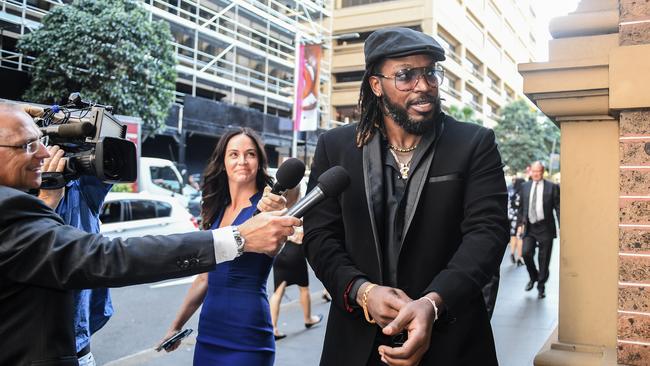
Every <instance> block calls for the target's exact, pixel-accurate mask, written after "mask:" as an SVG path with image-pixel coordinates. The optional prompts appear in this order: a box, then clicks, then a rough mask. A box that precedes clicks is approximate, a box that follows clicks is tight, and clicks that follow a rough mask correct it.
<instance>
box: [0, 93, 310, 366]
mask: <svg viewBox="0 0 650 366" xmlns="http://www.w3.org/2000/svg"><path fill="white" fill-rule="evenodd" d="M40 137H41V136H40V131H39V130H38V128H36V125H35V124H34V122H33V121H32V119H31V117H29V115H27V114H26V113H25V112H23V111H22V110H20V109H18V108H17V107H16V106H12V105H7V104H0V161H1V162H2V164H3V168H2V169H0V213H1V214H0V319H1V320H0V350H1V352H0V365H12V366H28V365H48V366H77V365H78V362H77V356H76V353H77V351H76V347H75V338H74V334H75V333H74V327H73V326H74V322H73V293H72V291H70V290H71V289H82V288H96V287H117V286H127V285H133V284H139V283H146V282H154V281H159V280H163V279H167V278H174V277H182V276H188V275H191V274H196V273H200V272H207V271H210V270H212V269H214V267H215V265H216V264H217V263H220V262H223V261H227V260H232V259H234V258H235V257H236V256H237V255H239V254H241V253H242V252H243V251H254V252H259V253H266V254H269V255H273V254H275V253H277V250H278V249H279V247H280V245H281V244H282V243H283V242H284V240H286V237H287V236H288V235H291V234H292V233H293V228H292V225H299V224H300V220H298V219H295V218H291V217H282V216H279V215H280V213H278V212H268V213H262V214H260V215H258V216H256V217H254V218H252V219H250V220H249V221H247V222H246V223H244V224H242V225H239V226H238V227H224V228H220V229H217V230H212V231H202V232H196V233H188V234H177V235H169V236H148V237H144V238H132V239H127V240H120V239H115V240H109V239H107V238H104V237H102V236H101V235H98V234H89V233H86V232H83V231H81V230H78V229H75V228H73V227H71V226H65V225H63V220H62V219H61V218H60V217H59V216H58V215H56V214H55V213H54V211H52V209H51V208H49V207H48V206H46V205H45V203H43V201H41V200H40V199H38V198H36V197H33V196H31V195H29V194H27V193H25V192H24V191H26V190H29V189H35V188H38V187H39V186H40V184H41V170H42V169H43V162H44V159H47V158H48V157H50V153H49V152H48V150H47V149H46V148H45V146H44V145H43V144H42V142H41V139H40ZM268 203H272V202H268ZM272 207H273V206H272Z"/></svg>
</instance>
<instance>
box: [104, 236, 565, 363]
mask: <svg viewBox="0 0 650 366" xmlns="http://www.w3.org/2000/svg"><path fill="white" fill-rule="evenodd" d="M558 244H559V242H558V241H556V242H555V243H554V248H553V255H552V259H551V269H550V273H551V276H550V279H549V281H548V282H547V285H546V298H545V299H542V300H539V299H537V291H536V289H533V290H532V291H530V292H525V291H524V287H525V286H526V283H527V282H528V273H527V272H526V267H525V266H521V267H516V266H515V265H513V264H511V263H510V258H509V251H506V255H505V256H504V259H503V261H502V264H501V282H500V284H499V293H498V298H497V304H496V308H495V312H494V316H493V318H492V328H493V331H494V337H495V342H496V348H497V356H498V359H499V364H500V365H501V366H529V365H532V361H533V358H534V357H535V355H536V354H537V352H538V351H539V350H540V349H541V348H542V346H543V345H544V343H545V342H546V340H547V339H548V337H549V336H550V334H551V333H552V332H553V331H554V329H555V327H556V324H557V317H558V313H557V310H558V285H559V280H558V258H559V245H558ZM310 277H311V278H310V283H311V286H310V288H311V290H312V313H313V314H323V315H324V316H325V318H324V319H323V323H322V324H320V325H318V326H315V327H313V328H311V329H306V328H305V327H304V324H303V316H302V309H301V307H300V304H299V303H298V291H297V288H296V287H295V286H292V287H290V288H288V289H287V290H288V291H287V294H286V295H285V298H284V299H283V305H282V310H281V313H280V328H281V330H282V332H284V333H286V334H287V338H284V339H282V340H280V341H278V342H277V351H276V358H275V365H277V366H311V365H318V362H319V360H320V354H321V348H322V345H323V338H324V335H325V324H326V321H327V313H328V311H329V306H330V304H331V303H326V302H324V301H323V300H322V298H321V291H320V290H321V289H322V284H321V283H320V282H318V281H317V280H316V279H315V278H313V272H312V273H310ZM269 282H270V283H271V279H269ZM269 288H273V287H272V286H269ZM114 291H120V289H117V290H114ZM115 305H116V306H117V307H118V308H119V306H120V305H119V304H115ZM192 327H195V325H193V326H192ZM195 329H196V328H195ZM100 333H101V332H100ZM195 334H196V333H195ZM195 334H193V335H192V336H191V337H190V339H189V340H187V341H185V342H184V343H183V345H182V346H181V347H180V348H179V349H178V350H176V351H175V352H172V353H169V354H165V353H162V352H161V353H157V352H154V351H153V350H151V349H150V348H149V349H144V350H142V351H140V352H135V353H132V354H130V355H127V356H126V357H121V358H119V359H113V361H110V362H108V363H104V365H106V366H136V365H137V366H142V365H144V366H154V365H156V366H172V365H191V364H192V358H193V352H194V342H195V338H194V337H195ZM98 343H99V342H98ZM97 345H98V346H99V344H97ZM109 359H110V358H109Z"/></svg>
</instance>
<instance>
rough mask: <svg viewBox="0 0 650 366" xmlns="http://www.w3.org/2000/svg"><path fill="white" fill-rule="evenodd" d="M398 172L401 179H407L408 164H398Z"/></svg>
mask: <svg viewBox="0 0 650 366" xmlns="http://www.w3.org/2000/svg"><path fill="white" fill-rule="evenodd" d="M400 166H401V167H400V168H399V172H400V174H401V175H402V179H408V177H409V166H408V165H406V164H400Z"/></svg>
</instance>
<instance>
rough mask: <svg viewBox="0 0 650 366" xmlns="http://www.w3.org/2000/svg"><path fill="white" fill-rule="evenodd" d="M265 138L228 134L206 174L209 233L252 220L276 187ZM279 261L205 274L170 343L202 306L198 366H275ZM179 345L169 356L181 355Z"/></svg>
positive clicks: (244, 131) (204, 209)
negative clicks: (269, 284)
mask: <svg viewBox="0 0 650 366" xmlns="http://www.w3.org/2000/svg"><path fill="white" fill-rule="evenodd" d="M266 168H267V158H266V154H265V152H264V146H263V145H262V143H261V141H260V138H259V137H258V136H257V134H256V133H255V132H254V131H253V130H251V129H249V128H241V129H238V130H235V131H231V132H228V133H226V134H225V135H224V136H222V137H221V139H220V140H219V143H218V144H217V146H216V148H215V150H214V152H213V153H212V157H211V158H210V162H209V163H208V166H207V168H206V169H205V172H204V183H203V193H202V194H203V203H202V205H201V216H202V219H203V224H202V226H203V228H204V229H214V228H218V227H224V226H229V225H238V224H241V223H243V222H244V221H246V220H247V219H249V218H250V217H251V216H252V215H253V213H254V211H255V209H256V207H257V203H258V201H259V200H260V198H261V197H262V192H263V190H264V188H265V187H266V186H268V185H270V184H271V182H272V180H271V177H270V176H269V175H268V174H267V173H266ZM272 264H273V258H271V257H269V256H267V255H265V254H258V253H244V254H242V255H241V256H239V257H237V258H235V259H234V260H232V261H229V262H224V263H220V264H219V265H218V266H217V267H216V269H215V270H214V271H212V272H209V273H204V274H200V275H198V276H197V277H196V279H195V280H194V283H193V284H192V286H191V287H190V290H189V291H188V294H187V296H186V297H185V301H184V302H183V305H182V306H181V308H180V310H179V312H178V314H177V316H176V319H175V320H174V321H173V322H172V324H171V327H170V330H169V331H168V333H167V335H166V336H165V338H164V339H167V338H169V337H171V336H172V335H173V334H175V333H176V332H178V331H180V330H181V329H182V327H183V325H184V324H185V323H186V322H187V320H188V319H189V318H190V317H191V316H192V315H193V314H194V312H195V311H196V310H197V309H198V308H199V306H200V305H201V304H203V307H202V309H201V314H200V317H199V329H198V336H197V342H196V348H195V349H194V366H207V365H210V366H213V365H228V366H238V365H241V366H249V365H259V366H271V365H273V360H274V358H275V341H274V338H273V325H272V323H271V315H270V310H269V302H268V297H267V293H266V281H267V278H268V276H269V272H270V270H271V266H272ZM179 344H180V342H177V343H176V344H175V345H174V346H173V347H172V348H170V349H169V351H171V350H174V349H176V348H177V347H178V346H179Z"/></svg>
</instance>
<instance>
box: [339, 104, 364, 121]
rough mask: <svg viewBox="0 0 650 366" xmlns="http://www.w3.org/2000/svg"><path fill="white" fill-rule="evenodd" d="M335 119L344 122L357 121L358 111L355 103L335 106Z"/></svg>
mask: <svg viewBox="0 0 650 366" xmlns="http://www.w3.org/2000/svg"><path fill="white" fill-rule="evenodd" d="M336 120H337V121H340V122H345V123H351V122H356V121H359V111H358V109H357V106H356V105H350V106H339V107H336Z"/></svg>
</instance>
